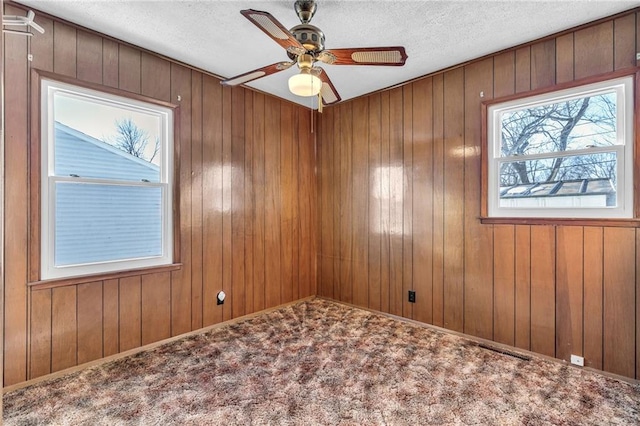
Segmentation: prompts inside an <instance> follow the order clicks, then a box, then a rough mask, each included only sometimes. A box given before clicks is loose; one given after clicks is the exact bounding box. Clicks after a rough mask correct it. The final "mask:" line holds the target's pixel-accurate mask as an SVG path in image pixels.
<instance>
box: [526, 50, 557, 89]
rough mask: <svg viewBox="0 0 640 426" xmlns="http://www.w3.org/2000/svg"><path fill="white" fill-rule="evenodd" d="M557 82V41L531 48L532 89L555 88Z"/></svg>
mask: <svg viewBox="0 0 640 426" xmlns="http://www.w3.org/2000/svg"><path fill="white" fill-rule="evenodd" d="M555 82H556V41H555V40H554V39H551V40H546V41H542V42H540V43H536V44H534V45H532V46H531V88H532V89H539V88H541V87H549V86H553V85H554V84H555Z"/></svg>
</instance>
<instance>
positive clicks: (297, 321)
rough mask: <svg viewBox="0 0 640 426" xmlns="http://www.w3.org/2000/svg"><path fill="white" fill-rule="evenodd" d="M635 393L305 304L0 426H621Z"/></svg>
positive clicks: (73, 384) (8, 399)
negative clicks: (190, 425) (590, 425)
mask: <svg viewBox="0 0 640 426" xmlns="http://www.w3.org/2000/svg"><path fill="white" fill-rule="evenodd" d="M639 419H640V386H639V385H631V384H629V383H626V382H621V381H616V380H613V379H610V378H607V377H605V376H602V375H599V374H595V373H590V372H587V371H584V370H579V369H577V368H573V367H570V366H567V365H563V364H561V363H557V362H549V361H545V360H541V359H536V358H533V359H531V360H522V359H517V358H513V357H511V356H508V355H504V354H501V353H496V352H493V351H490V350H487V349H483V348H481V347H479V346H478V345H477V344H475V343H473V342H470V341H467V340H465V339H462V338H459V337H455V336H451V335H449V334H446V333H440V332H437V331H433V330H430V329H428V328H423V327H420V326H416V325H413V324H409V323H405V322H402V321H399V320H393V319H390V318H387V317H385V316H383V315H377V314H373V313H370V312H367V311H364V310H360V309H354V308H350V307H346V306H344V305H340V304H337V303H333V302H329V301H326V300H321V299H315V300H311V301H306V302H301V303H298V304H295V305H292V306H288V307H284V308H282V309H279V310H276V311H273V312H271V313H267V314H263V315H260V316H257V317H255V318H253V319H249V320H246V321H242V322H240V323H236V324H233V325H229V326H225V327H221V328H218V329H216V330H214V331H212V332H209V333H207V334H201V335H197V336H193V337H188V338H185V339H182V340H180V341H177V342H174V343H170V344H167V345H164V346H161V347H159V348H157V349H154V350H150V351H147V352H144V353H141V354H139V355H135V356H131V357H127V358H123V359H120V360H118V361H114V362H111V363H108V364H104V365H102V366H99V367H94V368H90V369H86V370H83V371H81V372H77V373H74V374H71V375H68V376H65V377H63V378H59V379H56V380H52V381H49V382H44V383H41V384H37V385H34V386H31V387H28V388H24V389H21V390H17V391H14V392H11V393H9V394H7V395H5V396H4V422H5V425H39V424H56V425H128V424H134V425H174V424H180V425H182V424H202V425H429V424H438V425H450V424H451V425H455V424H460V425H492V424H495V425H511V424H513V425H545V424H551V425H589V424H593V425H604V424H607V425H608V424H614V425H627V424H629V425H630V424H638V421H639Z"/></svg>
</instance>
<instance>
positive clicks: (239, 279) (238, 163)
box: [229, 87, 292, 318]
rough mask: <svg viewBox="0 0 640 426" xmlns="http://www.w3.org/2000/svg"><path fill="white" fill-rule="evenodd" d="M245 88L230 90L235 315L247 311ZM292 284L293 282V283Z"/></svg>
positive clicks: (232, 263) (232, 282) (232, 300)
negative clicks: (245, 259)
mask: <svg viewBox="0 0 640 426" xmlns="http://www.w3.org/2000/svg"><path fill="white" fill-rule="evenodd" d="M244 93H245V90H244V89H241V88H239V87H238V88H233V89H232V91H231V101H232V110H231V168H230V170H231V173H230V174H231V182H230V184H231V205H230V208H231V294H232V295H233V297H232V299H231V301H230V302H231V306H230V307H231V309H230V310H229V311H230V313H231V316H232V317H234V318H235V317H239V316H242V315H244V314H245V304H246V292H245V272H244V268H245V262H244V254H245V248H244V242H245V241H244V240H245V238H244V234H245V232H244V227H245V218H244V180H245V179H244V176H245V170H244V130H245V128H244V121H245V116H244V112H245V108H244V99H245V94H244ZM289 285H292V284H291V283H290V284H289Z"/></svg>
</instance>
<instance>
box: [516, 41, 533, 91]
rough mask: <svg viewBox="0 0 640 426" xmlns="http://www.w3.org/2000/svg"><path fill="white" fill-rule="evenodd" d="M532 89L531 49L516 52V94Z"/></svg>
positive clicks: (524, 48)
mask: <svg viewBox="0 0 640 426" xmlns="http://www.w3.org/2000/svg"><path fill="white" fill-rule="evenodd" d="M530 89H531V48H530V47H528V46H527V47H523V48H520V49H518V50H516V93H520V92H526V91H528V90H530Z"/></svg>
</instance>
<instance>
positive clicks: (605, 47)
mask: <svg viewBox="0 0 640 426" xmlns="http://www.w3.org/2000/svg"><path fill="white" fill-rule="evenodd" d="M574 37H575V39H574V40H575V41H574V46H575V50H574V61H575V77H576V79H580V78H584V77H589V76H592V75H598V74H603V73H605V72H608V71H612V70H613V21H607V22H603V23H601V24H599V25H595V26H593V27H587V28H584V29H582V30H578V31H576V32H575V36H574Z"/></svg>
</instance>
